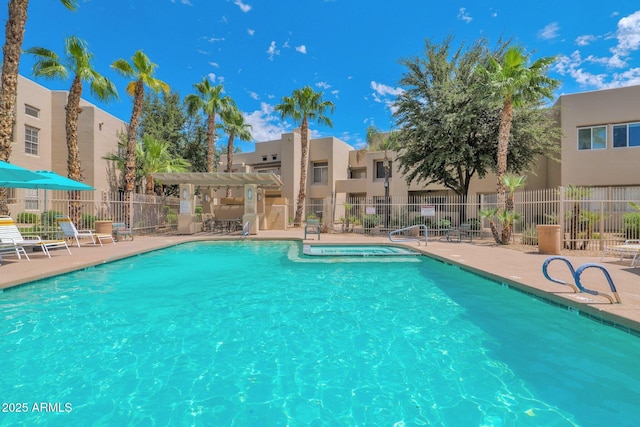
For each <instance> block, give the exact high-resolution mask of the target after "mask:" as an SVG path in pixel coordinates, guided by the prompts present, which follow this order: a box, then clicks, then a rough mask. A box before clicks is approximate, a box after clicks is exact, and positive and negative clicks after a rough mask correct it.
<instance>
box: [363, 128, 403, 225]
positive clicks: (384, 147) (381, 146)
mask: <svg viewBox="0 0 640 427" xmlns="http://www.w3.org/2000/svg"><path fill="white" fill-rule="evenodd" d="M398 148H399V145H398V140H397V138H396V136H395V134H394V133H392V132H389V133H388V134H386V135H385V134H382V133H380V131H379V130H378V128H376V127H375V126H373V125H371V126H369V127H368V128H367V149H368V150H369V151H384V160H383V162H382V167H383V168H384V204H385V208H384V209H385V212H384V227H385V228H388V227H389V219H390V214H391V211H390V206H389V205H390V204H391V203H390V200H389V178H391V158H390V157H389V151H396V150H397V149H398Z"/></svg>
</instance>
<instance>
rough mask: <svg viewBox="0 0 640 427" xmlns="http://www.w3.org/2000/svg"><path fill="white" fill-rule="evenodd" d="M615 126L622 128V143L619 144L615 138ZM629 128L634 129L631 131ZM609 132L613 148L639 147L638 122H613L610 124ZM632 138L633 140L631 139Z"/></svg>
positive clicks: (639, 123) (639, 125)
mask: <svg viewBox="0 0 640 427" xmlns="http://www.w3.org/2000/svg"><path fill="white" fill-rule="evenodd" d="M616 128H624V145H619V142H618V141H617V140H616V139H617V138H616V136H617V135H616ZM631 129H634V131H633V132H632V131H631ZM611 134H612V138H613V141H612V144H613V148H633V147H640V122H629V123H618V124H615V125H613V126H612V130H611ZM632 137H633V138H632ZM632 139H635V140H634V141H632ZM632 143H633V144H632Z"/></svg>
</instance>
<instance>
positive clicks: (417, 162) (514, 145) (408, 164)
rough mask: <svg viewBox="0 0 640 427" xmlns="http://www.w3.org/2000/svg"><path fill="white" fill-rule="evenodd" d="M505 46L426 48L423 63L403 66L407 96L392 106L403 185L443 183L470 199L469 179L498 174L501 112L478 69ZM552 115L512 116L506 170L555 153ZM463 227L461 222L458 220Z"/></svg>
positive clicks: (529, 106) (538, 109) (536, 109)
mask: <svg viewBox="0 0 640 427" xmlns="http://www.w3.org/2000/svg"><path fill="white" fill-rule="evenodd" d="M506 47H507V42H502V41H500V42H499V43H498V44H497V46H496V47H495V48H494V49H493V50H491V49H490V48H489V47H488V42H487V40H486V39H480V40H478V41H476V42H475V43H474V44H473V45H471V46H469V47H468V48H466V47H465V46H464V45H461V46H460V47H458V48H455V49H453V48H452V39H451V38H447V39H445V40H444V41H443V42H442V43H440V44H436V43H433V42H432V41H430V40H426V41H425V49H424V57H415V58H409V59H404V60H402V61H401V63H402V64H403V65H404V66H405V67H406V71H405V73H404V74H403V76H402V79H401V80H400V84H401V86H402V88H403V89H404V90H403V92H402V93H401V94H400V95H399V96H398V98H397V99H396V101H395V102H394V107H395V108H396V111H395V113H394V118H395V119H396V125H397V127H398V131H397V138H398V143H399V146H400V149H399V155H398V156H397V161H398V163H399V166H400V171H401V172H402V173H403V175H404V177H405V179H406V180H407V182H408V183H409V182H413V181H414V180H415V181H416V182H418V183H424V185H428V184H431V183H437V184H441V185H443V186H444V187H446V188H448V189H450V190H451V191H453V192H454V193H456V194H458V195H460V196H467V194H468V192H469V186H470V184H471V180H472V178H473V177H474V176H478V177H479V178H484V177H485V176H486V174H487V173H489V172H491V171H492V170H494V169H495V164H496V161H495V159H496V156H497V146H496V143H495V141H496V140H497V136H498V132H497V129H498V126H499V123H500V105H499V104H498V103H497V102H496V101H494V100H493V99H491V98H489V97H487V96H486V89H485V88H483V86H482V83H483V82H484V81H485V80H484V77H483V75H482V74H480V73H477V72H476V70H477V69H478V68H481V67H484V66H486V65H487V64H488V62H489V58H490V57H492V56H500V55H501V54H502V52H504V50H505V49H506ZM548 112H549V109H547V108H544V106H542V105H540V104H535V103H526V104H523V105H522V107H521V108H519V109H518V110H517V111H515V112H514V118H513V128H512V135H511V143H510V145H509V152H508V158H509V163H508V171H509V172H513V173H522V172H524V171H527V170H530V169H532V167H533V166H534V165H535V162H536V160H537V158H538V156H541V155H544V156H548V157H552V156H553V155H554V154H555V153H557V152H558V151H559V143H558V141H559V137H560V136H561V132H560V130H559V129H558V128H557V127H556V126H555V124H554V122H553V120H552V119H551V118H550V117H549V114H548ZM461 219H462V220H463V219H464V218H461Z"/></svg>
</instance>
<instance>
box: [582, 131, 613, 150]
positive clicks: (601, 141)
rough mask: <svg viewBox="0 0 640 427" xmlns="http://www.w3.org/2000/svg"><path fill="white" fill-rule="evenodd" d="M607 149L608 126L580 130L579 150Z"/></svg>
mask: <svg viewBox="0 0 640 427" xmlns="http://www.w3.org/2000/svg"><path fill="white" fill-rule="evenodd" d="M605 148H607V127H606V126H594V127H588V128H580V129H578V150H603V149H605Z"/></svg>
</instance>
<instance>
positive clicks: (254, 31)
mask: <svg viewBox="0 0 640 427" xmlns="http://www.w3.org/2000/svg"><path fill="white" fill-rule="evenodd" d="M247 33H249V35H250V36H252V35H254V34H255V33H256V30H254V29H253V28H247Z"/></svg>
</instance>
